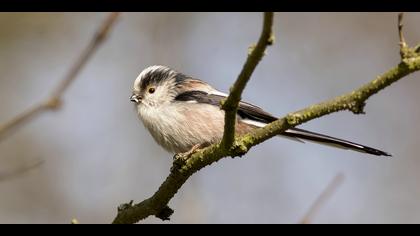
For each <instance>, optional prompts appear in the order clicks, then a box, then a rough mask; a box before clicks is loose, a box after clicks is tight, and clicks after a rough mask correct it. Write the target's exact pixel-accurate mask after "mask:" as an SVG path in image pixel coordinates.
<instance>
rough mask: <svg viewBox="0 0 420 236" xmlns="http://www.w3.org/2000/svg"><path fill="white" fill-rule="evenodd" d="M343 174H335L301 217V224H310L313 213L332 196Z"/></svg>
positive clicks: (341, 181)
mask: <svg viewBox="0 0 420 236" xmlns="http://www.w3.org/2000/svg"><path fill="white" fill-rule="evenodd" d="M343 180H344V175H343V174H342V173H339V174H337V175H336V176H335V177H334V179H333V180H332V181H331V183H330V184H329V185H328V186H327V188H326V189H325V190H324V191H323V192H322V193H321V195H319V197H318V198H317V199H316V201H315V202H314V203H313V204H312V206H311V207H310V208H309V210H308V212H307V213H306V214H305V216H304V217H303V219H302V220H301V221H300V222H301V224H310V223H311V222H312V219H313V218H314V216H315V214H316V213H318V212H319V209H321V207H322V206H323V205H324V204H325V203H326V201H327V200H328V199H329V198H330V197H331V196H332V194H333V193H334V192H335V191H336V190H337V188H338V187H339V186H340V185H341V184H342V183H343Z"/></svg>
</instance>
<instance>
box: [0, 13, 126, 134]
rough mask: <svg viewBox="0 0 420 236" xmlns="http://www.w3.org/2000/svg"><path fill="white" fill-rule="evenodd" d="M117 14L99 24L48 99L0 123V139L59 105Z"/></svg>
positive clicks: (57, 107) (56, 108)
mask: <svg viewBox="0 0 420 236" xmlns="http://www.w3.org/2000/svg"><path fill="white" fill-rule="evenodd" d="M118 15H119V13H116V12H114V13H111V14H109V15H108V17H107V18H106V19H105V20H104V22H103V23H102V24H101V26H100V28H99V29H98V31H97V32H96V33H95V35H94V37H93V39H92V40H91V41H90V43H89V45H88V46H87V48H86V49H85V50H84V51H83V52H82V54H81V55H80V57H79V58H78V60H77V61H76V63H75V64H74V65H73V66H72V67H71V68H70V70H69V71H68V73H67V74H66V75H65V76H64V78H63V80H62V81H61V83H60V84H59V85H58V86H57V88H56V89H55V90H53V92H52V95H51V96H50V97H49V98H48V99H46V100H45V101H43V102H41V103H39V104H37V105H35V106H33V107H31V108H29V109H28V110H26V111H24V112H22V114H19V115H17V116H16V117H14V118H12V119H11V120H10V121H8V122H6V123H4V124H1V125H0V140H1V139H2V138H4V137H6V135H7V134H11V133H12V131H15V130H16V129H17V128H19V127H21V126H22V125H23V124H25V123H27V122H28V121H31V120H33V119H34V118H36V117H37V116H38V115H39V114H41V113H43V112H45V111H55V110H58V109H59V108H60V107H61V104H62V97H63V95H64V92H65V91H66V90H67V88H68V87H69V86H70V84H71V83H72V82H73V81H74V80H75V79H76V78H77V75H78V74H79V72H80V71H81V69H82V68H83V66H85V65H86V63H87V62H88V61H89V59H90V58H91V56H92V55H93V53H94V52H95V51H96V50H97V49H98V48H99V46H100V45H101V44H102V43H103V42H104V40H105V38H106V36H107V35H108V33H109V31H110V30H111V27H112V25H113V24H114V22H115V21H116V19H117V17H118Z"/></svg>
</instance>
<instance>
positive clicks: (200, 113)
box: [130, 65, 391, 156]
mask: <svg viewBox="0 0 420 236" xmlns="http://www.w3.org/2000/svg"><path fill="white" fill-rule="evenodd" d="M227 96H228V95H227V94H226V93H223V92H221V91H219V90H217V89H215V88H213V87H212V86H211V85H210V84H208V83H206V82H205V81H202V80H200V79H197V78H194V77H191V76H189V75H186V74H183V73H181V72H178V71H177V70H175V69H172V68H170V67H168V66H164V65H153V66H149V67H147V68H145V69H144V70H142V71H141V73H140V74H139V75H138V77H137V78H136V79H135V81H134V85H133V91H132V95H131V97H130V100H131V101H132V102H133V103H134V104H135V108H136V109H137V114H138V117H139V119H140V120H141V121H142V123H143V125H144V126H145V127H146V129H147V130H148V131H149V132H150V134H151V136H152V137H153V138H154V140H155V141H156V142H157V143H158V144H159V145H160V146H162V147H163V148H164V149H165V150H167V151H168V152H170V153H173V154H179V153H190V152H191V151H193V150H195V149H197V148H204V147H207V146H209V145H212V144H215V143H218V142H220V141H221V140H222V137H223V132H224V116H225V112H224V110H222V109H221V107H220V103H221V101H222V100H224V99H225V98H227ZM277 119H278V118H276V117H275V116H274V115H271V114H270V113H268V112H266V111H264V110H263V109H262V108H260V107H258V106H256V105H253V104H251V103H249V102H245V101H240V102H239V106H238V109H237V116H236V125H235V135H237V136H241V135H245V134H247V133H249V132H251V131H252V130H254V129H257V128H261V127H264V126H265V125H267V124H269V123H271V122H273V121H276V120H277ZM279 136H282V137H286V138H290V139H293V140H296V141H299V142H304V141H311V142H315V143H319V144H324V145H328V146H333V147H338V148H342V149H349V150H353V151H358V152H362V153H366V154H371V155H375V156H391V155H390V154H389V153H387V152H384V151H381V150H379V149H376V148H372V147H369V146H366V145H362V144H358V143H355V142H351V141H347V140H344V139H340V138H335V137H332V136H328V135H325V134H321V133H316V132H312V131H308V130H304V129H301V128H296V127H293V128H289V129H287V130H286V131H284V132H283V133H281V134H280V135H279Z"/></svg>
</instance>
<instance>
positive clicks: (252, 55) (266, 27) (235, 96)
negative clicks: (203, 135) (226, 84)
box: [222, 12, 274, 149]
mask: <svg viewBox="0 0 420 236" xmlns="http://www.w3.org/2000/svg"><path fill="white" fill-rule="evenodd" d="M273 18H274V13H273V12H265V13H264V21H263V29H262V32H261V36H260V38H259V40H258V43H257V45H256V46H253V47H252V49H251V51H250V52H249V53H248V58H247V60H246V62H245V64H244V66H243V68H242V71H241V73H240V74H239V76H238V78H237V79H236V81H235V83H234V84H233V87H232V88H231V89H230V94H229V96H228V97H227V99H226V100H225V101H224V102H222V109H223V110H224V111H225V129H224V133H223V139H222V146H223V147H224V148H225V149H229V148H230V147H231V146H232V144H233V141H234V139H235V123H236V112H237V110H238V104H239V102H240V101H241V95H242V92H243V90H244V89H245V86H246V84H247V82H248V81H249V79H250V78H251V75H252V73H253V72H254V70H255V68H256V67H257V65H258V63H259V62H260V61H261V59H262V57H263V56H264V53H265V49H266V48H267V46H268V45H272V44H273V42H274V34H273Z"/></svg>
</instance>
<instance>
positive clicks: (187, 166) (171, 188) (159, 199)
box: [113, 31, 420, 223]
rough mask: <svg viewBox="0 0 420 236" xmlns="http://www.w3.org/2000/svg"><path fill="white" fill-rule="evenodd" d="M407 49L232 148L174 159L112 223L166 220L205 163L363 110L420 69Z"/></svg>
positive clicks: (212, 148)
mask: <svg viewBox="0 0 420 236" xmlns="http://www.w3.org/2000/svg"><path fill="white" fill-rule="evenodd" d="M263 32H264V31H263ZM408 50H409V51H410V53H409V54H406V56H405V57H404V58H403V60H402V61H401V62H400V63H399V64H398V65H396V66H395V67H394V68H392V69H390V70H389V71H387V72H385V73H384V74H382V75H380V76H378V77H377V78H376V79H374V80H373V81H371V82H369V83H367V84H365V85H363V86H361V87H360V88H358V89H356V90H354V91H353V92H350V93H348V94H345V95H342V96H338V97H336V98H333V99H331V100H328V101H325V102H322V103H319V104H315V105H312V106H309V107H307V108H305V109H302V110H300V111H297V112H293V113H290V114H288V115H286V116H285V117H282V118H280V119H278V120H276V121H274V122H272V123H270V124H268V125H266V126H265V127H263V128H258V129H255V130H253V131H251V132H250V133H249V134H246V135H244V136H242V137H237V138H235V139H234V142H233V145H232V146H231V148H227V149H226V148H225V145H226V144H223V145H222V144H221V143H218V144H214V145H211V146H209V147H207V148H204V149H201V150H198V151H196V152H195V153H193V154H192V155H191V156H190V157H189V158H187V159H182V161H179V159H177V160H175V161H174V163H173V166H172V168H171V171H170V174H169V176H168V177H167V178H166V180H165V181H164V182H163V183H162V185H161V186H160V187H159V189H158V191H157V192H156V193H155V194H154V195H153V196H152V197H150V198H148V199H146V200H144V201H142V202H140V203H138V204H135V205H133V204H132V202H130V203H128V204H123V205H121V206H120V207H119V208H118V215H117V217H116V218H115V219H114V221H113V223H136V222H138V221H140V220H142V219H144V218H146V217H148V216H151V215H155V216H157V217H158V218H160V219H162V220H167V219H169V216H170V215H171V214H172V212H173V210H171V209H170V208H169V207H168V206H167V204H168V203H169V201H170V199H172V197H173V196H174V195H175V194H176V193H177V191H178V190H179V189H180V188H181V187H182V185H183V184H184V183H185V181H187V179H188V178H189V177H190V176H191V175H193V174H194V173H195V172H196V171H198V170H200V169H202V168H203V167H206V166H208V165H211V164H213V163H215V162H217V161H219V160H220V159H222V158H224V157H228V156H231V157H236V156H242V155H244V154H245V153H247V152H248V151H249V149H250V148H251V147H253V146H256V145H257V144H259V143H262V142H264V141H265V140H267V139H269V138H272V137H274V136H276V135H279V134H281V133H283V132H284V131H285V130H287V129H289V128H292V127H294V126H297V125H300V124H302V123H304V122H307V121H310V120H313V119H315V118H319V117H321V116H325V115H328V114H331V113H334V112H338V111H343V110H349V111H352V112H353V113H355V114H361V113H364V112H363V108H364V106H365V102H366V100H367V99H368V98H369V97H370V96H372V95H374V94H376V93H377V92H379V91H381V90H382V89H384V88H385V87H388V86H390V85H391V84H392V83H394V82H396V81H398V80H399V79H401V78H403V77H405V76H407V75H408V74H411V73H413V72H415V71H418V70H420V55H419V54H418V53H417V52H416V51H415V49H413V48H408ZM239 97H240V95H239ZM225 128H226V127H225ZM225 133H226V130H225Z"/></svg>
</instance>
